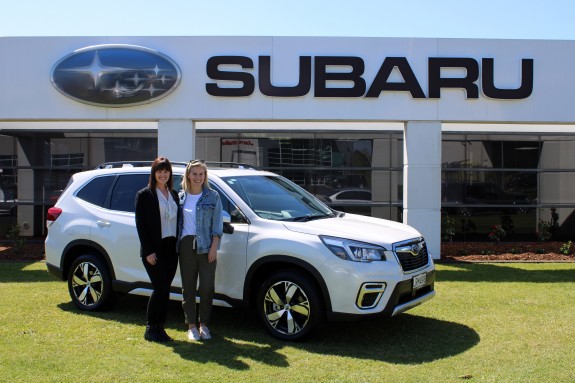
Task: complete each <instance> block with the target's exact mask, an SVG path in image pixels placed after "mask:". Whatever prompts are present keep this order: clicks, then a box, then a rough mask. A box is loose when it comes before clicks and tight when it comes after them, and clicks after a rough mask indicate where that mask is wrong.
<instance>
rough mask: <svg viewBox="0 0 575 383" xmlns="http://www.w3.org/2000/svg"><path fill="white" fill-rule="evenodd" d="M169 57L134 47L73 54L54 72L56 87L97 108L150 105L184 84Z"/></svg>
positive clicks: (92, 49) (99, 47)
mask: <svg viewBox="0 0 575 383" xmlns="http://www.w3.org/2000/svg"><path fill="white" fill-rule="evenodd" d="M180 78H181V74H180V69H179V68H178V65H177V64H176V63H175V62H174V61H173V60H172V59H170V58H169V57H168V56H166V55H163V54H161V53H159V52H157V51H155V50H153V49H149V48H144V47H138V46H134V45H97V46H92V47H87V48H82V49H79V50H77V51H74V52H72V53H71V54H69V55H68V56H66V57H64V58H62V59H61V60H60V61H58V62H57V63H56V64H55V65H54V67H53V68H52V85H54V87H55V88H56V89H57V90H58V91H59V92H60V93H62V94H63V95H65V96H66V97H69V98H71V99H73V100H76V101H79V102H82V103H85V104H90V105H96V106H105V107H124V106H134V105H141V104H146V103H149V102H153V101H156V100H158V99H160V98H162V97H165V96H167V95H168V94H170V93H171V92H173V91H174V89H176V87H177V86H178V84H179V83H180Z"/></svg>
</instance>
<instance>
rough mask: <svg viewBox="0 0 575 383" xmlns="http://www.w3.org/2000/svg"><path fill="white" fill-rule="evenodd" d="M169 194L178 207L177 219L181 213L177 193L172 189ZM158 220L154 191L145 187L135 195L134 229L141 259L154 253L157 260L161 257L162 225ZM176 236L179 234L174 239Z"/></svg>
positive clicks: (158, 214) (157, 205)
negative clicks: (138, 242) (136, 233)
mask: <svg viewBox="0 0 575 383" xmlns="http://www.w3.org/2000/svg"><path fill="white" fill-rule="evenodd" d="M170 193H171V194H172V198H174V201H176V205H178V219H179V216H180V214H181V211H180V207H179V204H178V193H177V192H176V191H175V190H173V189H172V190H170ZM160 220H161V217H160V205H159V204H158V195H157V194H156V190H152V189H151V188H150V187H149V186H146V187H145V188H143V189H142V190H140V191H138V193H137V194H136V229H137V230H138V237H139V238H140V256H141V257H142V258H143V257H147V256H148V255H150V254H152V253H156V256H157V257H158V258H161V257H162V254H161V252H162V223H161V221H160ZM178 229H179V228H178ZM178 229H176V230H178ZM178 236H179V233H176V238H177V237H178Z"/></svg>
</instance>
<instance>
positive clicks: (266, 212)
mask: <svg viewBox="0 0 575 383" xmlns="http://www.w3.org/2000/svg"><path fill="white" fill-rule="evenodd" d="M224 181H225V182H226V183H227V184H228V185H229V186H230V187H231V188H232V189H233V190H234V191H235V192H236V193H237V194H238V195H239V196H240V198H242V200H243V201H244V202H245V203H246V204H247V205H248V206H249V207H250V208H251V209H252V210H253V211H254V213H256V214H257V215H258V216H260V217H262V218H266V219H272V220H285V221H294V220H299V219H312V218H323V217H326V216H330V215H331V214H332V212H331V210H329V209H328V208H327V207H326V206H325V205H323V204H321V203H320V202H318V201H317V200H316V199H315V198H313V197H312V196H311V195H309V194H308V193H306V192H305V191H304V190H302V189H300V188H298V187H297V185H294V184H293V183H291V182H289V181H288V180H286V179H284V178H282V177H276V176H272V177H264V176H245V177H228V178H224Z"/></svg>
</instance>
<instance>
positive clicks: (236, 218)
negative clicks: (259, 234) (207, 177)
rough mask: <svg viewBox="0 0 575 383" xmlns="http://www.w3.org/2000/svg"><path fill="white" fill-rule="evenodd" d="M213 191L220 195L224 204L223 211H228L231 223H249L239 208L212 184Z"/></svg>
mask: <svg viewBox="0 0 575 383" xmlns="http://www.w3.org/2000/svg"><path fill="white" fill-rule="evenodd" d="M210 186H211V187H212V189H214V190H215V191H217V192H218V194H219V195H220V200H221V202H222V209H223V210H224V211H227V212H228V213H229V214H230V216H231V223H247V222H248V220H247V219H246V217H244V215H243V213H242V212H241V211H240V210H239V209H238V207H237V206H236V205H235V204H234V203H233V202H232V201H231V200H230V199H229V198H228V196H227V195H226V194H225V193H223V192H222V191H221V190H220V189H219V188H218V187H216V186H215V185H213V184H211V183H210Z"/></svg>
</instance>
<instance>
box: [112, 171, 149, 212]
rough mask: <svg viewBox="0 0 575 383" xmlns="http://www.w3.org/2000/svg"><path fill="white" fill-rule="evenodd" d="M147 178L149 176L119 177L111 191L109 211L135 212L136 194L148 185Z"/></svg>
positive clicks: (131, 175)
mask: <svg viewBox="0 0 575 383" xmlns="http://www.w3.org/2000/svg"><path fill="white" fill-rule="evenodd" d="M149 178H150V175H149V174H125V175H120V176H119V177H118V181H117V182H116V185H115V186H114V190H113V191H112V198H111V199H110V209H112V210H119V211H127V212H132V213H133V212H135V211H136V193H137V192H138V190H140V189H142V188H143V187H145V186H146V185H147V184H148V180H149Z"/></svg>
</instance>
